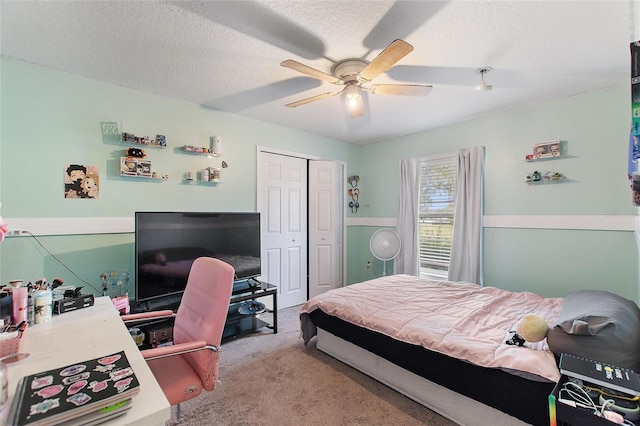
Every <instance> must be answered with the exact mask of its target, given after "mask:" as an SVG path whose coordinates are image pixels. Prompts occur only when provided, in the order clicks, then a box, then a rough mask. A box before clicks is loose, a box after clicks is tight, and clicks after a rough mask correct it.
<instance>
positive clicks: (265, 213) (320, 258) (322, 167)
mask: <svg viewBox="0 0 640 426" xmlns="http://www.w3.org/2000/svg"><path fill="white" fill-rule="evenodd" d="M345 169H346V165H345V164H344V162H339V161H335V160H327V159H322V158H317V157H312V156H309V155H306V154H300V153H293V152H286V151H280V150H274V149H270V148H265V147H258V152H257V173H256V176H257V184H256V188H257V194H256V199H257V210H258V211H259V212H260V213H261V215H260V221H261V229H262V232H261V233H262V243H261V245H262V248H261V258H262V279H263V280H264V281H266V282H268V283H271V284H274V285H276V286H278V307H280V308H286V307H289V306H295V305H299V304H302V303H304V302H305V301H307V300H308V298H309V297H310V296H311V297H312V296H314V295H316V294H320V293H322V292H324V291H327V290H329V289H331V288H336V287H340V286H342V285H343V284H344V274H345V271H346V268H345V262H346V259H345V256H344V250H343V247H345V240H346V233H345V231H344V216H345V210H344V201H343V200H344V184H343V182H344V176H345Z"/></svg>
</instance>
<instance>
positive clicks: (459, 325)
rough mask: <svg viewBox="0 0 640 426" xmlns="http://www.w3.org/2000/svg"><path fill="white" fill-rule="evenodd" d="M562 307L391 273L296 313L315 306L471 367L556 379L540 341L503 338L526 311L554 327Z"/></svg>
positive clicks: (556, 301)
mask: <svg viewBox="0 0 640 426" xmlns="http://www.w3.org/2000/svg"><path fill="white" fill-rule="evenodd" d="M561 308H562V299H561V298H543V297H541V296H538V295H536V294H534V293H529V292H519V293H513V292H509V291H506V290H501V289H498V288H495V287H481V286H478V285H476V284H470V283H451V282H442V281H430V280H427V279H421V278H416V277H414V276H410V275H394V276H388V277H383V278H377V279H374V280H371V281H366V282H362V283H359V284H353V285H350V286H347V287H343V288H339V289H336V290H331V291H329V292H326V293H323V294H321V295H319V296H317V297H314V298H313V299H311V300H309V301H308V302H307V303H306V304H305V305H304V306H303V307H302V311H301V313H309V312H312V311H313V310H315V309H321V310H322V311H323V312H325V313H327V314H329V315H332V316H336V317H338V318H340V319H342V320H344V321H347V322H350V323H353V324H356V325H358V326H361V327H364V328H367V329H370V330H374V331H377V332H380V333H382V334H385V335H387V336H390V337H393V338H395V339H398V340H401V341H404V342H407V343H411V344H415V345H421V346H424V347H425V348H427V349H430V350H432V351H437V352H440V353H443V354H446V355H449V356H452V357H455V358H458V359H462V360H465V361H468V362H471V363H473V364H476V365H480V366H483V367H490V368H500V369H503V370H505V371H509V372H511V373H513V374H517V375H522V376H524V377H528V378H532V379H538V380H544V379H546V380H550V381H552V382H557V381H558V379H559V378H560V372H559V371H558V368H557V366H556V362H555V358H554V356H553V353H552V352H551V351H549V350H548V348H546V345H545V344H543V345H540V346H541V347H544V348H545V349H544V350H535V349H530V348H527V347H520V346H512V345H507V344H506V343H505V336H506V335H507V333H508V331H509V330H512V329H513V327H514V325H515V324H516V323H517V322H518V321H520V319H521V318H522V317H523V316H524V315H526V314H528V313H536V314H538V315H541V316H542V317H544V318H545V319H546V320H547V322H548V323H549V324H553V322H554V321H555V319H556V318H557V317H558V316H559V314H560V310H561ZM542 378H544V379H542Z"/></svg>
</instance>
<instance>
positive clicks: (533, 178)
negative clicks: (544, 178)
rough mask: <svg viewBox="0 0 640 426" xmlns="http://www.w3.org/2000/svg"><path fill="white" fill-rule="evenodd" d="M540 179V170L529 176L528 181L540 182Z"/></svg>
mask: <svg viewBox="0 0 640 426" xmlns="http://www.w3.org/2000/svg"><path fill="white" fill-rule="evenodd" d="M538 181H540V172H538V171H535V172H533V173H531V174H530V175H529V176H527V182H538Z"/></svg>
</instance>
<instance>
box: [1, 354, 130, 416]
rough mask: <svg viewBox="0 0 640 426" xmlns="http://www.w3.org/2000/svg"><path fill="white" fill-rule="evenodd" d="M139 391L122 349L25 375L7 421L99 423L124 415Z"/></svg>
mask: <svg viewBox="0 0 640 426" xmlns="http://www.w3.org/2000/svg"><path fill="white" fill-rule="evenodd" d="M139 391H140V383H139V382H138V379H137V378H136V375H135V374H134V372H133V369H132V368H131V365H130V364H129V361H128V360H127V357H126V355H125V353H124V351H121V352H118V353H115V354H111V355H105V356H102V357H100V358H95V359H92V360H88V361H84V362H79V363H75V364H71V365H67V366H63V367H60V368H56V369H52V370H48V371H43V372H41V373H37V374H32V375H29V376H25V377H23V378H21V379H20V381H19V382H18V387H17V389H16V393H15V395H14V397H13V401H12V403H11V407H10V409H9V416H8V419H7V424H8V425H21V426H22V425H34V426H36V425H37V426H46V425H54V424H68V425H85V424H86V425H88V424H96V423H99V422H102V421H105V420H107V419H108V418H112V417H117V416H119V415H122V414H125V413H126V411H127V410H128V409H129V408H131V397H132V396H133V395H135V394H136V393H138V392H139Z"/></svg>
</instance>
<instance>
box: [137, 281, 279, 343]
mask: <svg viewBox="0 0 640 426" xmlns="http://www.w3.org/2000/svg"><path fill="white" fill-rule="evenodd" d="M277 293H278V288H277V287H276V286H274V285H272V284H269V283H266V282H263V281H259V280H257V279H255V278H249V279H241V280H236V281H234V283H233V290H232V292H231V301H230V304H229V312H228V314H227V320H226V322H225V327H224V331H223V334H222V339H223V340H227V339H230V338H233V337H236V336H239V335H243V334H247V333H251V332H254V331H256V330H257V329H259V328H262V327H267V328H269V329H271V330H272V331H273V333H277V332H278V300H277ZM268 297H271V305H272V306H271V307H270V308H269V309H265V310H264V311H262V312H256V313H254V314H246V313H242V312H240V311H239V310H240V307H241V306H242V305H243V303H245V302H252V301H258V299H260V298H268ZM181 299H182V293H180V294H172V295H170V296H164V297H159V298H157V299H151V300H145V301H141V302H138V301H132V302H131V313H133V314H137V313H144V312H151V311H160V310H165V309H171V310H172V311H173V312H176V311H177V310H178V307H179V306H180V300H181Z"/></svg>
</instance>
